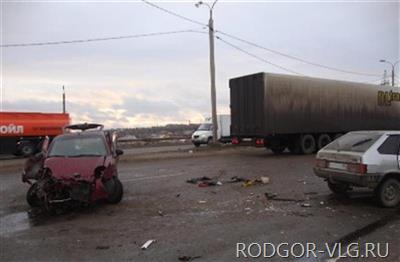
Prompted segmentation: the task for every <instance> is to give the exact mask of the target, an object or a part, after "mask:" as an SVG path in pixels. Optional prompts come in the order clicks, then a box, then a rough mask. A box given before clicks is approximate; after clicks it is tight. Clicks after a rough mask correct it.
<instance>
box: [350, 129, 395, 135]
mask: <svg viewBox="0 0 400 262" xmlns="http://www.w3.org/2000/svg"><path fill="white" fill-rule="evenodd" d="M349 133H352V134H378V135H400V130H365V131H352V132H349Z"/></svg>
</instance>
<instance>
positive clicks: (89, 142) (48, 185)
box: [22, 124, 123, 211]
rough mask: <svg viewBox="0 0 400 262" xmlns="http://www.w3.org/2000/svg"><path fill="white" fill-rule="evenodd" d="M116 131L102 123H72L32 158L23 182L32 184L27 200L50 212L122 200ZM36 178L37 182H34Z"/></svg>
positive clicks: (26, 166) (119, 151) (25, 171)
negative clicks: (104, 128)
mask: <svg viewBox="0 0 400 262" xmlns="http://www.w3.org/2000/svg"><path fill="white" fill-rule="evenodd" d="M122 154H123V151H122V150H119V149H117V148H116V134H115V133H114V134H113V133H111V132H109V131H103V126H102V125H98V124H80V125H70V126H66V127H65V128H64V134H62V135H59V136H57V137H55V138H54V139H53V141H52V142H51V143H50V145H49V140H48V138H46V139H45V140H44V142H43V146H42V152H41V153H39V154H37V155H35V156H33V157H31V158H30V159H28V161H27V163H26V165H25V168H24V172H23V174H22V181H23V182H27V183H29V184H31V187H30V188H29V190H28V192H27V196H26V199H27V202H28V204H29V205H30V206H32V207H43V208H45V209H46V210H48V211H58V210H64V209H65V208H67V207H74V206H77V205H88V204H90V203H93V202H96V201H97V200H106V201H107V202H109V203H112V204H116V203H119V202H120V201H121V199H122V196H123V187H122V184H121V181H120V180H119V179H118V171H117V161H118V156H119V155H122ZM32 180H33V182H32Z"/></svg>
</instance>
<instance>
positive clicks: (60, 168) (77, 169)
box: [44, 156, 105, 181]
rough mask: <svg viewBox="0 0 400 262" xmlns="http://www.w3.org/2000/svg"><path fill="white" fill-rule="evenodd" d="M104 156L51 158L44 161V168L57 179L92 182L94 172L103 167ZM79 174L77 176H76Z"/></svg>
mask: <svg viewBox="0 0 400 262" xmlns="http://www.w3.org/2000/svg"><path fill="white" fill-rule="evenodd" d="M104 161H105V157H104V156H95V157H93V156H91V157H51V158H48V159H46V161H45V163H44V166H45V167H47V168H49V169H50V170H51V172H52V175H53V176H54V177H55V178H58V179H71V178H75V179H76V178H78V177H80V179H84V180H88V181H92V180H93V175H94V170H95V169H96V167H98V166H102V165H104ZM78 174H79V175H78Z"/></svg>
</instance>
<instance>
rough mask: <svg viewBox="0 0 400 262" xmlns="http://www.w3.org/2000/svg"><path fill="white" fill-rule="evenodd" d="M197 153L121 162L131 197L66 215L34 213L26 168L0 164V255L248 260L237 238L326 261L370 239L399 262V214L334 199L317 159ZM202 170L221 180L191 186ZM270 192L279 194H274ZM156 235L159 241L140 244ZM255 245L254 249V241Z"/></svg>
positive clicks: (362, 200) (366, 200)
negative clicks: (291, 247) (310, 248)
mask: <svg viewBox="0 0 400 262" xmlns="http://www.w3.org/2000/svg"><path fill="white" fill-rule="evenodd" d="M196 154H197V152H194V153H193V157H190V158H175V159H164V160H162V159H161V160H157V161H156V160H154V161H131V162H130V161H126V162H122V163H121V164H120V166H119V171H120V178H121V180H122V182H123V185H124V190H125V195H124V199H123V201H122V202H121V203H120V204H118V205H107V204H97V205H95V206H93V207H90V208H88V209H85V210H80V211H75V212H71V213H68V214H64V215H60V216H47V215H37V216H31V217H29V216H28V211H29V210H30V209H29V207H28V205H27V203H26V202H25V193H26V191H27V189H28V186H27V185H24V184H22V183H21V182H20V175H19V170H18V169H17V168H15V170H12V169H7V170H0V182H1V183H0V185H1V189H0V199H1V202H0V219H1V230H0V232H1V256H0V260H1V261H22V260H32V261H76V260H79V261H83V260H87V261H179V260H178V258H179V257H181V258H182V259H183V257H185V256H186V258H189V257H192V258H196V257H199V258H197V259H196V260H195V261H232V260H237V261H248V260H251V259H245V258H244V257H243V254H241V255H242V256H241V257H240V258H236V254H237V253H236V252H237V250H236V247H237V245H238V244H237V243H243V244H244V245H246V247H248V245H249V244H250V243H257V244H260V245H262V244H263V243H271V244H273V245H275V246H277V245H278V244H280V243H283V242H288V243H289V244H293V243H300V244H302V245H304V246H306V245H307V243H310V244H315V245H316V246H317V250H320V251H324V252H317V254H316V255H317V258H314V257H313V256H312V254H311V256H310V257H309V258H305V257H304V256H303V257H302V258H295V257H293V256H291V257H289V258H288V259H289V260H300V261H324V260H325V259H327V258H328V256H327V254H326V253H327V250H326V249H327V247H329V248H331V247H333V246H334V245H335V243H340V244H342V246H343V247H342V250H340V252H336V253H335V255H334V256H332V257H331V258H330V259H331V260H329V261H348V260H349V258H338V255H345V254H344V253H346V252H345V251H346V247H348V246H349V245H348V244H350V243H352V242H357V243H359V244H360V246H361V247H360V250H363V249H365V248H364V244H365V243H369V242H371V243H372V244H375V246H377V243H382V245H383V244H385V243H388V244H389V255H388V256H389V257H388V258H386V259H383V260H382V261H400V250H399V248H398V247H399V246H400V223H399V219H400V218H399V211H398V210H393V209H392V210H390V209H384V208H380V207H377V205H376V204H375V202H374V199H373V197H372V195H371V194H370V193H369V192H365V191H358V190H355V191H354V192H351V193H350V194H349V197H348V198H346V197H342V198H338V197H335V196H333V195H332V194H331V193H330V192H329V190H328V189H327V186H326V185H325V182H324V181H322V180H321V179H319V178H317V177H315V176H314V175H313V173H312V165H313V162H314V157H313V156H292V155H281V156H275V155H272V154H271V153H269V152H267V151H265V150H263V149H247V148H238V149H234V150H233V149H223V150H222V151H210V153H209V154H202V155H199V156H198V157H197V156H196ZM201 176H208V177H218V178H219V180H220V181H221V182H222V184H223V185H222V186H214V187H205V188H201V187H198V186H197V185H193V184H189V183H187V182H186V180H187V179H190V178H194V177H201ZM233 176H240V177H246V178H249V179H252V178H257V177H260V176H267V177H269V179H270V182H269V183H268V184H257V185H253V186H249V187H244V186H243V185H242V183H228V181H229V180H230V179H231V177H233ZM265 193H276V194H277V199H275V200H269V199H267V198H266V197H265ZM149 239H155V240H156V242H155V243H153V244H152V245H151V246H150V247H149V248H148V249H147V250H141V249H140V246H141V245H142V244H143V243H145V242H146V241H147V240H149ZM253 247H255V248H253V249H251V251H252V252H253V253H252V254H253V255H254V254H256V253H257V248H256V247H257V246H256V244H254V245H253ZM297 247H299V246H297ZM296 250H297V249H296ZM297 251H298V250H297ZM353 251H354V250H353ZM353 251H352V252H353ZM381 251H382V252H381V253H384V252H383V250H381ZM284 253H285V252H283V254H281V255H284ZM247 254H248V255H250V254H249V253H247ZM270 254H271V253H268V254H267V255H270ZM297 254H299V253H297ZM350 254H353V253H351V252H350ZM375 254H376V255H377V253H376V252H375ZM353 255H354V254H353ZM361 255H363V253H362V251H360V256H361ZM260 260H270V261H282V260H284V258H282V257H279V256H278V255H275V256H273V257H272V258H269V259H267V258H262V257H261V259H260ZM351 260H353V259H351ZM375 260H376V258H373V257H369V258H368V259H366V258H360V259H359V260H358V261H375Z"/></svg>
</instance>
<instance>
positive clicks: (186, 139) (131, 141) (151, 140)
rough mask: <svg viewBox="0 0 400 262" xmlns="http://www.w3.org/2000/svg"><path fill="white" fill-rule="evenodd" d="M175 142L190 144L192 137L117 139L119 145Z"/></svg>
mask: <svg viewBox="0 0 400 262" xmlns="http://www.w3.org/2000/svg"><path fill="white" fill-rule="evenodd" d="M182 140H183V141H182ZM173 141H180V142H184V143H185V142H189V141H190V136H174V137H162V138H160V137H157V138H155V137H154V138H134V139H117V143H118V144H119V145H147V144H157V143H160V144H161V143H171V142H173Z"/></svg>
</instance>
